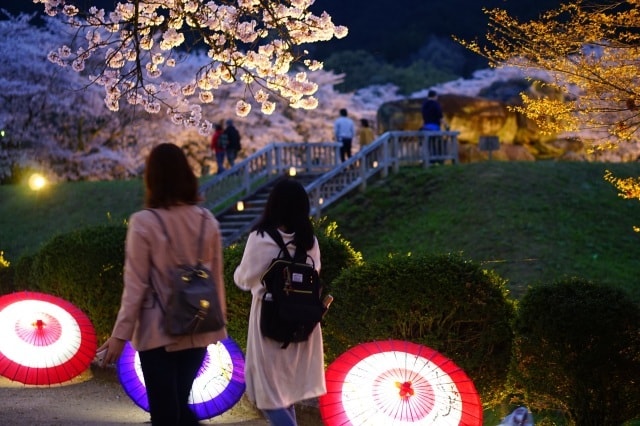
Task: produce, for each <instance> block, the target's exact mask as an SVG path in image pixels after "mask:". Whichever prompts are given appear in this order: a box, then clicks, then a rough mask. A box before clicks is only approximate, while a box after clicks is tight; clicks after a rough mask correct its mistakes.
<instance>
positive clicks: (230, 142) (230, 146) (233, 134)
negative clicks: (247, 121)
mask: <svg viewBox="0 0 640 426" xmlns="http://www.w3.org/2000/svg"><path fill="white" fill-rule="evenodd" d="M225 124H226V125H227V127H225V129H224V131H223V134H224V135H225V138H226V140H227V145H226V148H225V149H226V151H227V161H228V162H229V167H233V165H234V164H235V162H236V158H237V157H238V152H240V149H242V146H241V145H240V132H238V129H236V126H234V125H233V120H227V121H226V123H225Z"/></svg>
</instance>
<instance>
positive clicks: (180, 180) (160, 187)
mask: <svg viewBox="0 0 640 426" xmlns="http://www.w3.org/2000/svg"><path fill="white" fill-rule="evenodd" d="M144 183H145V189H146V191H145V206H147V207H151V208H158V207H163V208H170V207H171V206H176V205H179V204H197V203H198V202H199V201H200V197H199V196H198V179H197V178H196V175H195V174H194V173H193V170H191V167H190V166H189V162H188V161H187V157H186V156H185V155H184V152H182V150H181V149H180V148H179V147H178V146H176V145H174V144H171V143H162V144H160V145H158V146H156V147H155V148H153V149H152V150H151V153H150V154H149V157H148V158H147V164H146V167H145V170H144Z"/></svg>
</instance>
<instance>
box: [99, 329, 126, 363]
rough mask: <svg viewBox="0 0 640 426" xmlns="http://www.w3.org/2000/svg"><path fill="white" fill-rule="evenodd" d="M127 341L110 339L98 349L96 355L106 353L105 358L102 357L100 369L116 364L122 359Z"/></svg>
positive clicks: (115, 338)
mask: <svg viewBox="0 0 640 426" xmlns="http://www.w3.org/2000/svg"><path fill="white" fill-rule="evenodd" d="M125 343H127V342H126V340H122V339H118V338H117V337H113V336H111V337H109V338H108V339H107V341H106V342H104V344H103V345H102V346H100V347H99V348H98V350H97V351H96V353H98V354H99V353H100V352H102V351H105V352H104V356H102V362H100V367H105V366H107V365H109V364H115V363H116V361H118V358H120V355H121V354H122V350H123V349H124V345H125Z"/></svg>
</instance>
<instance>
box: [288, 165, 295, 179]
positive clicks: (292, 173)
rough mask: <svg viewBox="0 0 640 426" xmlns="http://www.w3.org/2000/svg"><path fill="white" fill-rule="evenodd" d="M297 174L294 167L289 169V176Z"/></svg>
mask: <svg viewBox="0 0 640 426" xmlns="http://www.w3.org/2000/svg"><path fill="white" fill-rule="evenodd" d="M296 173H297V171H296V168H295V167H291V168H289V176H291V177H293V176H295V175H296Z"/></svg>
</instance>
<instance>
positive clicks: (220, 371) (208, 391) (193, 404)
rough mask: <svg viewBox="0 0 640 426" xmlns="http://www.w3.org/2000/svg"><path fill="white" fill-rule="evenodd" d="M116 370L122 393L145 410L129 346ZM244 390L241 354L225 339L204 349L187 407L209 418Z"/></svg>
mask: <svg viewBox="0 0 640 426" xmlns="http://www.w3.org/2000/svg"><path fill="white" fill-rule="evenodd" d="M116 368H117V371H118V379H119V380H120V384H121V385H122V387H123V389H124V391H125V393H126V394H127V395H128V396H129V398H131V400H132V401H133V402H134V403H135V404H136V405H137V406H138V407H140V408H142V409H143V410H145V411H149V402H148V400H147V389H146V388H145V384H144V377H143V376H142V369H141V367H140V358H139V356H138V352H137V351H136V350H135V349H133V346H131V343H129V342H127V343H126V345H125V347H124V350H123V351H122V355H120V358H119V359H118V363H117V364H116ZM244 390H245V382H244V354H243V353H242V350H241V349H240V347H239V346H238V344H237V343H236V342H235V341H233V339H231V338H230V337H228V338H226V339H224V340H222V341H220V342H218V343H217V344H215V345H209V346H208V347H207V354H206V355H205V358H204V361H203V362H202V366H201V367H200V370H199V371H198V375H197V377H196V380H195V381H194V382H193V387H192V389H191V394H190V395H189V407H190V408H191V410H192V411H193V412H194V413H195V415H196V417H197V418H198V419H199V420H205V419H210V418H212V417H215V416H218V415H220V414H222V413H224V412H225V411H227V410H229V409H230V408H231V407H233V406H234V405H235V404H236V403H237V402H238V401H239V400H240V398H241V397H242V395H243V394H244Z"/></svg>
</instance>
